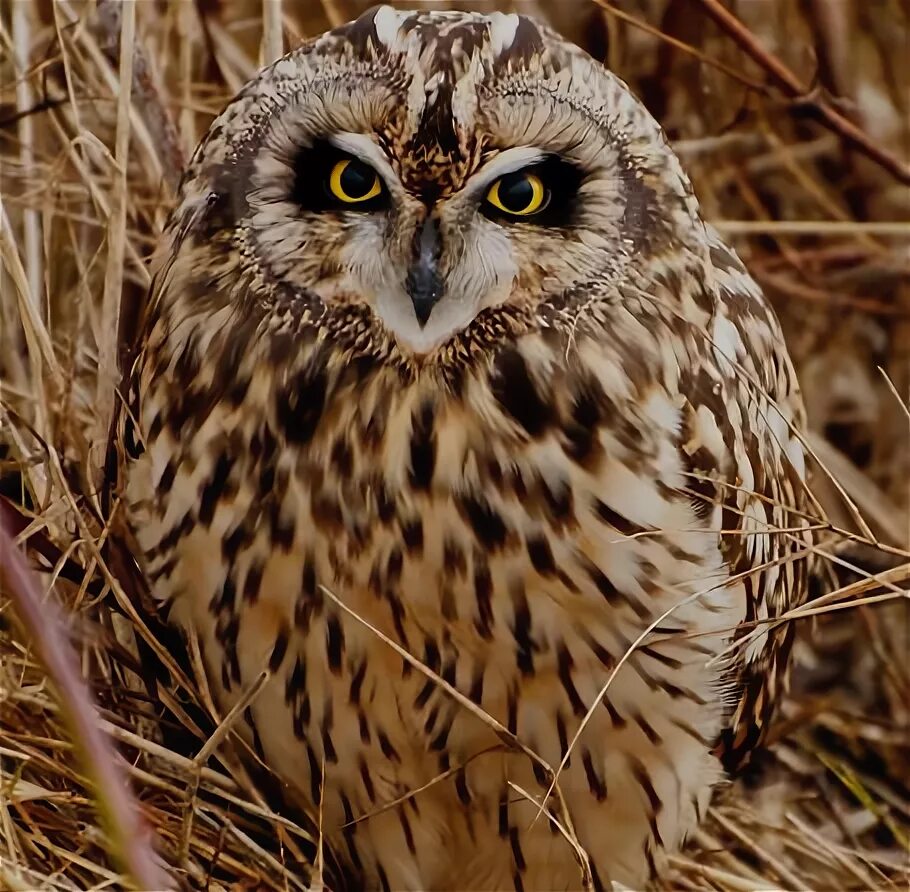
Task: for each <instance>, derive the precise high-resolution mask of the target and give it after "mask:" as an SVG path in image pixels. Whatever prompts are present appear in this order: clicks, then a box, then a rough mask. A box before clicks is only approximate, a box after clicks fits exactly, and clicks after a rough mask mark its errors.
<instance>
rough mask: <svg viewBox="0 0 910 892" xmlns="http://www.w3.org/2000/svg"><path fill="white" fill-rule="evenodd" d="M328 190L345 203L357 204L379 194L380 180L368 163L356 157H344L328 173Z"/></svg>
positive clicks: (380, 189) (380, 188)
mask: <svg viewBox="0 0 910 892" xmlns="http://www.w3.org/2000/svg"><path fill="white" fill-rule="evenodd" d="M329 191H330V192H331V193H332V196H333V197H335V198H337V199H338V200H339V201H343V202H345V204H359V203H360V202H362V201H369V200H370V199H371V198H375V197H376V196H377V195H379V194H380V193H381V192H382V181H381V180H380V179H379V174H378V173H376V171H375V170H373V168H372V167H370V166H369V165H367V164H364V163H363V162H362V161H358V160H357V159H356V158H345V159H344V160H343V161H339V162H338V163H337V164H336V165H335V166H334V167H333V168H332V172H331V174H329Z"/></svg>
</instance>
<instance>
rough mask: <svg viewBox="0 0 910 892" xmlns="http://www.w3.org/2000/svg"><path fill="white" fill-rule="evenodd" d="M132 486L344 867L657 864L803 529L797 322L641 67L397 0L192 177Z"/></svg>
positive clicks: (547, 882) (548, 34) (755, 709)
mask: <svg viewBox="0 0 910 892" xmlns="http://www.w3.org/2000/svg"><path fill="white" fill-rule="evenodd" d="M162 255H163V256H162V259H161V261H160V263H159V267H158V269H157V272H156V274H155V277H154V282H153V285H152V288H151V292H150V295H149V298H148V301H147V303H146V306H145V308H144V310H143V313H142V317H141V322H140V328H139V331H140V334H139V337H138V339H137V342H136V347H135V352H134V355H133V357H132V358H131V360H130V361H129V367H128V369H127V370H126V371H127V375H126V380H127V382H128V387H127V392H126V393H125V401H126V403H127V406H128V409H129V411H126V412H124V416H123V419H122V426H121V428H120V440H121V443H122V450H121V451H122V462H121V482H122V485H121V489H120V491H121V493H122V497H123V499H124V501H125V504H126V507H127V515H128V519H129V526H130V529H131V531H132V533H131V534H132V536H133V537H134V543H135V548H136V550H137V554H138V556H139V558H140V560H141V564H142V567H143V569H144V572H145V574H146V576H147V578H148V580H149V583H150V586H151V588H152V591H153V594H154V595H155V597H156V598H157V599H159V601H160V603H161V605H162V609H163V610H165V611H166V612H167V617H168V621H169V622H172V623H174V624H175V625H176V626H177V627H179V628H180V629H182V630H184V631H185V633H186V636H187V645H188V646H189V644H190V643H191V642H190V640H189V639H194V640H195V641H196V642H197V643H198V645H199V652H200V653H201V654H202V657H203V662H204V666H205V672H206V676H207V684H208V686H209V688H210V690H211V692H212V695H213V698H214V701H215V703H216V704H217V707H218V709H219V710H221V711H222V714H224V713H226V712H227V711H229V710H230V709H231V708H232V707H234V706H235V705H236V704H238V703H240V704H241V707H242V709H241V711H240V714H241V716H242V718H241V720H240V722H239V723H238V725H237V729H238V731H239V733H240V734H241V735H242V736H243V737H244V738H245V740H246V742H247V743H248V750H249V751H250V752H251V753H255V755H256V758H257V760H258V761H259V762H260V763H262V764H263V765H265V766H267V767H268V769H269V771H270V772H272V773H273V774H274V776H275V777H277V778H278V779H279V780H280V782H281V787H282V796H283V798H284V800H285V802H286V803H288V805H289V807H293V808H296V809H299V810H301V811H303V812H305V813H306V814H309V815H311V816H313V818H314V820H317V819H318V823H319V826H320V827H321V828H322V833H323V834H324V839H325V842H326V845H327V846H329V847H330V849H331V850H332V851H333V852H334V855H335V857H336V859H337V860H338V862H339V863H340V864H342V865H343V867H344V871H345V874H346V875H347V876H349V877H351V878H352V879H351V880H350V882H351V887H352V888H365V889H382V890H392V889H394V890H426V889H431V890H481V889H483V890H493V889H497V890H498V889H515V890H555V889H578V888H582V887H583V886H588V887H590V888H595V889H607V888H610V884H611V883H612V882H617V883H621V884H625V885H627V886H632V887H634V888H641V887H642V885H643V884H645V883H647V882H648V881H649V880H650V879H651V878H653V877H654V876H655V875H657V874H659V873H660V871H661V869H662V866H663V865H664V863H665V862H666V858H667V855H668V853H672V852H673V851H674V850H675V849H677V848H678V847H679V846H680V844H681V843H682V842H683V840H684V839H685V837H686V835H687V834H688V833H690V832H691V831H692V830H693V829H694V828H695V827H696V826H697V824H698V822H699V820H700V818H701V817H702V816H703V815H704V813H705V810H706V807H707V806H708V804H709V801H710V799H711V795H712V791H713V790H714V788H715V787H716V785H717V784H718V783H719V782H721V781H722V780H723V778H724V777H725V772H726V770H727V769H729V768H732V767H734V766H735V765H737V764H738V763H740V762H741V761H742V760H743V759H744V758H745V757H746V756H747V755H748V753H749V752H750V750H752V749H753V748H754V747H755V746H756V745H757V744H758V743H759V742H760V740H761V738H762V735H763V730H764V729H765V727H766V726H767V722H768V718H769V715H770V711H771V708H772V707H773V705H774V702H775V700H776V699H777V698H778V697H779V694H780V691H781V689H782V685H784V684H785V680H786V665H787V660H788V653H789V649H790V636H791V630H792V625H791V624H788V623H786V622H779V621H778V622H775V620H776V618H778V617H780V616H781V614H783V613H784V612H785V611H787V610H788V609H789V608H791V607H793V606H794V605H797V604H799V603H800V602H801V601H802V600H803V599H804V597H805V594H806V571H805V566H806V561H805V560H804V558H805V557H806V555H807V553H808V552H809V551H810V550H811V544H812V543H811V541H810V533H809V531H808V521H807V516H808V515H807V511H806V504H807V495H806V489H805V484H804V477H805V463H804V451H803V446H802V445H801V437H800V428H801V427H802V425H803V409H802V405H801V401H800V396H799V391H798V388H797V383H796V381H795V377H794V372H793V368H792V366H791V363H790V360H789V358H788V356H787V352H786V348H785V346H784V343H783V340H782V337H781V331H780V328H779V325H778V322H777V320H776V318H775V316H774V314H773V311H772V310H771V308H770V307H769V305H768V303H767V302H766V301H765V299H764V298H763V296H762V294H761V292H760V290H759V289H758V287H757V286H756V284H755V283H754V282H753V280H752V279H751V278H750V277H749V275H748V273H747V272H746V270H745V269H744V267H743V265H742V264H741V262H740V260H739V259H738V258H737V256H736V255H735V253H734V252H733V251H732V250H731V249H730V248H729V247H728V246H726V245H725V244H724V243H723V242H722V241H721V239H720V238H719V237H718V235H717V233H716V232H715V231H714V230H713V229H712V228H711V227H710V226H708V225H706V223H705V222H704V221H703V219H702V218H701V216H700V213H699V207H698V203H697V201H696V198H695V197H694V195H693V191H692V188H691V186H690V183H689V181H688V179H687V178H686V175H685V174H684V173H683V171H682V169H681V167H680V164H679V161H678V160H677V158H676V157H675V155H674V154H673V151H672V150H671V149H670V147H669V146H668V143H667V141H666V139H665V137H664V136H663V134H662V132H661V130H660V129H659V127H658V125H657V124H656V123H655V121H654V120H653V119H652V118H651V116H650V115H649V114H648V112H647V111H646V110H645V108H644V107H643V106H642V104H641V103H640V102H639V101H638V100H636V98H635V97H634V96H633V95H632V94H631V93H630V91H629V89H628V88H627V87H626V85H625V84H624V83H623V82H622V81H620V80H619V79H618V78H617V77H616V76H614V75H613V74H611V73H610V71H608V70H606V69H605V68H604V67H603V66H602V65H601V64H600V63H598V62H596V61H595V60H594V59H592V58H591V57H589V56H587V55H586V54H585V53H584V52H582V51H581V50H580V49H578V48H577V47H575V46H573V45H571V44H569V43H567V42H565V41H564V40H562V39H561V38H560V37H559V36H558V35H557V34H555V33H554V32H552V31H550V30H548V29H547V28H546V27H544V26H542V25H540V24H537V23H535V21H533V20H531V19H528V18H525V17H522V16H519V15H506V14H493V15H489V16H483V15H479V14H471V13H445V12H431V13H407V12H400V11H395V10H393V9H392V8H390V7H387V6H386V7H379V8H377V9H373V10H371V11H369V12H368V13H366V14H364V15H363V16H362V17H360V18H359V19H357V20H356V21H355V22H353V23H351V24H348V25H345V26H343V27H340V28H338V29H336V30H333V31H330V32H328V33H326V34H325V35H322V36H320V37H318V38H316V39H314V40H312V41H310V42H308V43H306V44H305V45H303V46H302V47H300V48H299V49H297V50H295V51H293V52H291V53H290V54H288V55H287V56H285V57H284V58H282V59H280V60H279V61H277V62H276V63H275V64H273V65H272V66H270V67H269V68H266V69H265V70H264V71H263V72H262V73H260V74H259V75H258V76H257V77H256V78H255V79H254V80H252V81H251V82H250V83H249V84H247V85H246V86H245V87H244V88H243V90H242V91H241V92H240V93H239V94H238V96H237V97H236V98H235V99H234V100H233V101H232V102H231V103H230V104H229V105H228V107H227V108H226V110H225V111H224V112H223V113H222V114H221V116H220V117H218V118H217V120H216V121H215V122H214V124H213V125H212V127H211V129H210V130H209V132H208V134H207V135H206V136H205V138H204V140H203V141H202V143H201V144H200V145H199V147H198V148H197V150H196V152H195V154H194V155H193V157H192V160H191V162H190V164H189V166H188V169H187V171H186V172H185V175H184V177H183V180H182V183H181V188H180V194H179V199H178V203H177V206H176V208H175V210H174V211H173V213H172V215H171V217H170V220H169V223H168V226H167V230H166V235H165V240H164V245H163V250H162Z"/></svg>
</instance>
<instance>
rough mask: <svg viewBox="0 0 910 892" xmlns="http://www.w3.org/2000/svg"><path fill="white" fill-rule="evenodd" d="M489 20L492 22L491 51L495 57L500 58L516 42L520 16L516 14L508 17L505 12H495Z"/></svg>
mask: <svg viewBox="0 0 910 892" xmlns="http://www.w3.org/2000/svg"><path fill="white" fill-rule="evenodd" d="M488 18H489V20H490V49H491V50H492V51H493V55H494V56H498V55H500V54H501V53H502V52H503V51H504V50H506V49H508V48H509V47H511V46H512V44H513V43H514V42H515V33H516V31H518V16H517V15H515V13H510V14H508V15H507V14H506V13H504V12H494V13H491V14H490V15H489V16H488Z"/></svg>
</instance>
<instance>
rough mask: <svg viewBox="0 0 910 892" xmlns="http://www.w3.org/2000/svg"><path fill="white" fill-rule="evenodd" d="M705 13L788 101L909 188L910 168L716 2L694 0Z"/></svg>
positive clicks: (711, 0)
mask: <svg viewBox="0 0 910 892" xmlns="http://www.w3.org/2000/svg"><path fill="white" fill-rule="evenodd" d="M698 2H699V3H701V5H702V6H703V7H704V9H705V12H707V13H708V15H709V16H711V18H712V19H714V21H715V22H717V24H718V26H719V27H720V28H721V29H722V30H723V31H725V32H726V33H727V34H729V35H730V37H731V38H732V39H733V40H734V41H735V42H736V43H737V44H738V45H739V47H740V49H742V50H743V52H745V53H746V54H747V55H749V56H751V57H752V59H754V60H755V61H756V62H757V63H758V64H759V65H760V66H761V67H762V68H763V69H764V70H765V71H766V72H767V73H768V74H769V75H770V76H771V79H772V80H773V81H774V83H775V84H777V86H778V87H779V88H780V90H781V91H782V92H783V93H785V94H786V95H787V96H789V97H790V98H791V99H795V100H798V101H799V103H800V104H801V105H802V106H803V107H805V108H807V109H809V110H811V111H812V112H813V113H814V114H815V115H816V116H817V117H818V118H819V120H820V121H821V123H822V124H824V125H825V126H826V127H827V128H828V129H829V130H832V131H833V132H834V133H836V134H837V135H838V136H840V137H842V138H843V139H844V140H846V141H847V142H848V143H850V144H851V145H852V146H853V147H854V148H855V149H857V150H858V151H860V152H862V153H863V154H864V155H866V156H867V157H868V158H871V159H872V160H873V161H874V162H875V163H876V164H879V165H880V166H881V167H883V168H885V170H887V171H889V173H891V174H893V175H894V176H895V177H896V178H897V179H898V180H900V182H902V183H905V184H907V185H910V166H908V165H907V164H905V163H904V162H902V161H901V160H900V158H897V157H896V156H895V155H893V154H892V153H891V152H889V151H888V150H887V149H884V148H882V147H881V146H878V145H876V144H875V143H874V142H873V141H872V139H871V138H870V136H869V135H868V134H867V133H866V132H865V131H864V130H862V129H860V128H859V127H857V126H856V124H854V123H853V122H852V121H850V120H848V119H847V118H845V117H844V116H843V115H842V114H840V112H838V111H836V110H835V109H834V108H832V107H831V105H830V103H828V102H827V101H826V100H825V99H824V98H823V97H821V96H819V95H817V94H816V93H815V92H813V91H810V90H809V89H807V88H806V86H805V85H804V84H803V83H802V81H800V79H799V78H798V77H797V76H796V75H795V74H794V73H793V72H792V71H791V70H790V69H789V68H788V67H787V66H786V65H785V64H784V63H783V62H782V61H781V60H780V59H779V58H778V57H777V56H775V55H774V54H773V53H770V52H768V51H767V50H766V49H765V48H764V47H763V46H762V45H761V44H760V43H759V42H758V40H757V39H756V37H755V35H754V34H753V33H752V32H751V31H750V30H749V29H748V28H747V27H746V26H745V25H744V24H743V23H742V22H741V21H740V20H739V19H738V18H737V17H736V16H735V15H733V13H732V12H730V10H728V9H727V8H726V7H724V6H723V4H722V3H721V2H720V0H698Z"/></svg>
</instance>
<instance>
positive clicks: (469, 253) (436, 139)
mask: <svg viewBox="0 0 910 892" xmlns="http://www.w3.org/2000/svg"><path fill="white" fill-rule="evenodd" d="M181 196H182V203H181V205H180V207H179V208H178V210H177V212H176V214H175V217H174V221H175V223H174V226H173V227H172V228H173V229H175V230H176V231H177V232H178V233H179V234H180V238H185V237H186V236H187V234H188V233H190V234H195V236H196V241H197V243H198V242H201V243H202V244H204V245H205V244H208V245H210V246H211V248H212V250H213V251H217V250H218V249H219V248H218V246H219V244H222V245H224V244H227V243H230V245H231V246H232V248H234V249H236V248H238V247H239V249H240V256H241V258H242V264H243V267H244V271H245V273H246V275H245V276H243V277H241V278H244V281H248V282H249V283H250V284H249V288H250V289H252V290H253V292H254V294H255V299H256V301H258V302H259V303H260V304H261V303H263V302H264V303H269V302H270V301H275V302H277V303H280V304H281V305H282V306H285V307H286V306H287V305H288V303H289V302H290V303H293V302H294V301H303V302H309V303H310V304H311V305H312V304H313V303H314V302H315V303H318V304H319V305H320V307H321V310H320V312H324V313H333V312H344V311H345V309H346V308H347V309H350V307H351V305H358V306H359V307H361V308H362V307H364V306H366V307H367V308H368V310H369V317H370V319H371V320H372V323H371V324H374V325H375V326H376V327H377V330H381V331H382V333H383V335H384V336H387V337H390V338H391V340H392V341H394V342H395V344H397V347H398V349H399V350H400V351H401V352H402V353H405V354H410V355H416V356H421V357H426V356H430V355H433V354H434V353H435V352H438V350H439V348H440V347H441V346H443V345H445V344H446V343H448V342H451V339H453V338H455V337H456V336H458V335H459V334H460V333H462V332H464V331H465V330H467V329H470V327H471V326H472V324H474V323H475V320H478V317H481V318H485V319H487V320H489V318H490V314H495V312H496V308H503V307H508V308H511V309H512V310H514V311H521V310H523V309H525V308H529V309H532V310H537V309H539V308H540V307H541V306H542V305H546V306H548V307H550V308H551V309H552V310H553V312H556V313H562V312H565V313H577V312H580V311H581V310H583V309H584V305H585V304H586V302H588V301H590V300H593V299H597V298H603V297H604V296H605V295H609V294H610V293H616V294H619V293H621V288H622V286H623V284H624V283H626V282H629V281H631V279H630V278H629V271H630V269H634V268H638V267H641V266H642V265H643V264H645V263H649V262H652V261H653V260H654V259H655V258H658V257H659V256H660V255H662V254H665V253H669V252H670V251H671V250H674V251H676V250H678V249H679V248H681V247H684V246H689V243H690V242H691V246H693V247H694V246H695V245H696V244H698V243H699V240H698V238H697V236H695V235H694V234H693V233H694V230H695V228H696V227H697V226H698V225H699V223H698V219H697V207H696V205H695V203H694V199H692V198H691V190H690V189H689V186H688V182H687V181H686V179H685V176H684V175H683V174H682V172H681V170H680V168H679V165H678V163H677V162H676V159H675V157H674V156H673V154H672V152H671V151H670V150H669V148H668V147H667V145H666V142H665V140H664V139H663V136H662V134H661V133H660V131H659V129H658V127H657V125H656V124H655V123H654V121H653V120H652V119H651V117H650V116H649V115H648V113H647V112H646V111H645V110H644V109H643V107H642V106H641V105H640V104H639V103H638V102H637V101H636V100H635V99H634V98H633V97H632V96H631V94H630V93H629V92H628V90H627V88H626V87H625V85H624V84H622V82H620V81H619V80H618V79H617V78H615V77H614V76H613V75H611V74H610V73H609V72H608V71H606V70H605V69H604V68H603V67H602V66H601V65H599V64H598V63H596V62H595V61H594V60H592V59H591V58H590V57H588V56H586V55H585V54H584V53H583V52H582V51H581V50H579V49H578V48H576V47H574V46H572V45H570V44H567V43H565V42H564V41H562V40H561V39H560V38H558V37H557V36H555V35H554V34H552V33H551V32H549V31H547V30H546V29H543V28H542V27H540V26H539V25H537V24H535V23H534V22H532V21H530V20H528V19H526V18H523V17H520V16H517V15H504V14H496V15H492V16H480V15H472V14H462V13H429V14H418V13H403V12H396V11H394V10H392V9H391V8H389V7H380V8H378V9H375V10H372V11H370V12H369V13H367V14H366V15H364V16H363V17H361V18H360V19H358V20H357V21H356V22H354V23H352V24H350V25H347V26H345V27H343V28H340V29H337V30H335V31H332V32H329V33H328V34H326V35H324V36H322V37H321V38H318V39H317V40H315V41H313V42H311V43H309V44H307V45H306V46H304V47H302V48H301V49H299V50H297V51H296V52H293V53H291V54H290V55H289V56H287V57H286V58H284V59H282V60H280V61H279V62H277V63H276V64H275V65H273V66H272V67H271V68H270V69H267V70H266V71H265V72H263V73H262V74H261V75H260V76H259V77H258V78H257V79H256V80H254V81H253V82H251V83H250V84H249V85H248V86H247V87H246V88H245V89H244V90H243V91H242V92H241V94H240V95H239V96H238V97H237V98H236V99H235V100H234V102H233V103H232V104H231V105H230V106H229V107H228V109H227V110H226V111H225V112H224V114H223V115H222V116H221V117H220V118H219V119H218V121H216V123H215V124H214V125H213V127H212V130H211V131H210V132H209V135H208V136H207V138H206V140H205V141H204V142H203V143H202V145H201V146H200V147H199V149H198V150H197V152H196V155H195V156H194V158H193V161H192V164H191V167H190V170H189V172H188V175H187V177H186V179H185V181H184V185H183V188H182V193H181ZM214 265H215V266H217V264H214ZM231 275H233V276H235V277H236V270H232V271H231Z"/></svg>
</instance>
